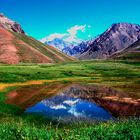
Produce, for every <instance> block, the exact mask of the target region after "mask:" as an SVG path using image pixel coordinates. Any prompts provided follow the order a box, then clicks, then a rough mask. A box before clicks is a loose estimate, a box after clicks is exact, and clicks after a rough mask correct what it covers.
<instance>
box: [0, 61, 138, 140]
mask: <svg viewBox="0 0 140 140" xmlns="http://www.w3.org/2000/svg"><path fill="white" fill-rule="evenodd" d="M29 81H42V82H45V83H46V84H51V83H54V82H59V83H69V82H80V83H86V84H100V85H106V86H110V87H114V88H119V89H121V90H123V91H129V92H130V93H131V91H133V92H135V93H136V94H137V96H139V97H140V92H139V91H140V63H139V62H132V61H99V60H95V61H77V62H69V63H62V64H19V65H6V64H1V65H0V139H2V140H3V139H4V140H22V139H23V140H38V139H39V140H47V139H48V140H63V139H65V140H98V139H99V140H103V139H106V140H108V139H110V140H112V139H114V140H122V139H124V140H129V139H134V140H138V139H140V135H139V134H140V127H139V126H140V121H139V119H138V118H128V119H118V121H108V122H95V123H82V122H81V123H80V122H78V123H74V124H68V123H67V124H65V123H58V122H55V121H52V120H50V119H49V118H48V119H47V118H44V117H43V116H38V115H31V114H30V115H29V114H24V113H23V111H22V110H21V109H19V108H18V107H17V106H14V105H9V104H6V103H5V100H6V98H7V97H6V94H7V93H8V92H10V91H12V90H14V89H15V88H16V87H17V86H19V85H20V84H22V83H26V84H28V82H29ZM131 94H132V93H131Z"/></svg>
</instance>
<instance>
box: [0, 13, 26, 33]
mask: <svg viewBox="0 0 140 140" xmlns="http://www.w3.org/2000/svg"><path fill="white" fill-rule="evenodd" d="M0 27H1V28H5V29H7V30H10V31H13V32H17V33H21V34H25V32H24V30H23V29H22V28H21V26H20V25H19V24H18V23H16V22H15V21H12V20H11V19H8V18H7V17H5V16H4V15H3V14H1V13H0Z"/></svg>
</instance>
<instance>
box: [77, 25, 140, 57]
mask: <svg viewBox="0 0 140 140" xmlns="http://www.w3.org/2000/svg"><path fill="white" fill-rule="evenodd" d="M139 38H140V26H139V25H137V24H129V23H118V24H113V25H112V26H111V27H110V28H109V29H108V30H107V31H105V32H104V33H103V34H101V35H100V36H99V37H97V38H96V39H95V40H94V41H93V42H92V43H91V44H90V45H89V46H88V47H87V49H86V50H85V51H84V52H82V54H81V55H80V56H79V59H106V58H108V57H109V56H110V55H112V54H113V53H115V52H117V51H120V50H122V49H124V48H127V47H129V46H130V45H132V44H133V43H134V42H135V41H137V40H138V39H139Z"/></svg>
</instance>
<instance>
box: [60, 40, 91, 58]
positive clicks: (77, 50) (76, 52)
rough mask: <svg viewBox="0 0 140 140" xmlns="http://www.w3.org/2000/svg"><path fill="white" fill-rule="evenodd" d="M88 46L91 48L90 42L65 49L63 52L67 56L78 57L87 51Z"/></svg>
mask: <svg viewBox="0 0 140 140" xmlns="http://www.w3.org/2000/svg"><path fill="white" fill-rule="evenodd" d="M88 46H89V43H88V42H81V43H80V44H77V45H71V46H68V47H65V48H64V49H63V50H62V51H63V52H64V53H66V54H67V55H70V56H75V57H77V56H78V55H79V54H81V53H82V52H83V51H85V50H86V48H87V47H88Z"/></svg>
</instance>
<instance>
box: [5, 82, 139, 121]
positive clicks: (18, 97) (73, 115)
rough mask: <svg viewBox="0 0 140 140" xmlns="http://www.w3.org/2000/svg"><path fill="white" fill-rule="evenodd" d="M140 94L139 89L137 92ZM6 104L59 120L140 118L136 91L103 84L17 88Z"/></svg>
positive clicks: (11, 93)
mask: <svg viewBox="0 0 140 140" xmlns="http://www.w3.org/2000/svg"><path fill="white" fill-rule="evenodd" d="M137 91H138V89H137ZM7 97H8V99H7V100H6V103H8V104H14V105H17V106H18V107H20V108H21V109H23V110H25V112H26V113H38V114H42V115H45V116H47V117H51V118H52V119H59V120H64V121H68V120H87V121H88V120H89V121H96V120H110V119H112V118H114V117H129V116H136V117H138V116H140V98H139V95H138V94H136V95H135V92H134V93H133V94H132V91H131V94H129V92H127V93H126V92H123V91H121V90H120V89H119V90H118V89H116V88H111V87H107V86H100V85H83V84H52V85H33V86H23V87H19V88H17V89H16V90H15V91H13V92H10V93H9V94H8V96H7Z"/></svg>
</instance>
